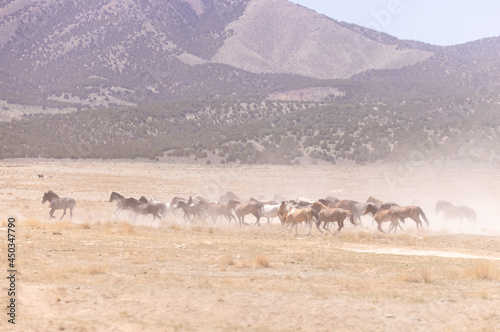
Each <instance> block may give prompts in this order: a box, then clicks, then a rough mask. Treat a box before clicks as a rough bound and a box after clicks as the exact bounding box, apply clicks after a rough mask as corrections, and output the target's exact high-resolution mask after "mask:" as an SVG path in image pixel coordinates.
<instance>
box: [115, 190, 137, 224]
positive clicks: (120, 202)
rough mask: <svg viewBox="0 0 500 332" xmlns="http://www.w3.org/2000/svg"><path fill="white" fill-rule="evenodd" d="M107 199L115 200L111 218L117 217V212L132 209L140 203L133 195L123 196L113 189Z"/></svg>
mask: <svg viewBox="0 0 500 332" xmlns="http://www.w3.org/2000/svg"><path fill="white" fill-rule="evenodd" d="M109 201H110V202H114V201H116V210H115V212H114V213H113V218H115V219H116V218H117V217H118V212H120V211H122V210H132V209H133V208H134V207H135V206H137V205H139V204H140V202H139V200H138V199H135V198H133V197H129V198H125V197H124V196H122V195H120V194H119V193H117V192H116V191H113V192H112V193H111V196H109Z"/></svg>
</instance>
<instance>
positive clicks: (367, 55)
mask: <svg viewBox="0 0 500 332" xmlns="http://www.w3.org/2000/svg"><path fill="white" fill-rule="evenodd" d="M226 32H228V34H229V32H230V37H229V38H227V39H226V40H225V42H224V45H223V46H222V47H221V48H220V49H219V50H218V51H217V54H215V56H213V57H212V61H216V62H220V63H225V64H228V65H231V66H233V67H237V68H241V69H245V70H248V71H251V72H254V73H283V72H286V73H294V74H299V75H304V76H311V77H316V78H320V79H333V78H348V77H350V76H352V75H353V74H356V73H359V72H362V71H365V70H368V69H397V68H402V67H404V66H408V65H413V64H415V63H417V62H420V61H424V60H426V59H428V58H429V57H430V56H432V55H433V53H432V52H428V51H423V50H419V49H409V48H405V49H402V48H398V46H397V45H396V44H395V43H394V44H392V45H387V44H382V43H380V42H378V41H374V40H372V39H369V38H367V37H364V36H362V35H360V34H359V33H356V32H354V31H352V30H349V29H346V28H344V27H342V26H341V25H340V24H338V23H337V22H335V21H334V20H332V19H329V18H327V17H326V16H323V15H318V14H317V13H315V12H313V11H310V10H308V9H306V8H304V7H301V6H298V5H295V4H292V3H290V2H287V1H283V0H251V1H250V3H249V4H248V6H247V8H246V9H245V12H244V13H243V15H241V16H240V17H239V18H238V19H237V20H236V21H233V22H231V23H230V24H229V25H228V26H227V28H226Z"/></svg>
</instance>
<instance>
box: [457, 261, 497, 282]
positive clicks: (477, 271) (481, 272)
mask: <svg viewBox="0 0 500 332" xmlns="http://www.w3.org/2000/svg"><path fill="white" fill-rule="evenodd" d="M465 275H466V276H467V277H469V278H470V279H472V280H498V281H500V271H499V270H497V269H496V268H495V267H494V266H493V264H492V263H491V261H486V260H481V261H478V262H475V263H474V264H473V265H472V266H471V267H470V268H468V269H467V270H466V272H465Z"/></svg>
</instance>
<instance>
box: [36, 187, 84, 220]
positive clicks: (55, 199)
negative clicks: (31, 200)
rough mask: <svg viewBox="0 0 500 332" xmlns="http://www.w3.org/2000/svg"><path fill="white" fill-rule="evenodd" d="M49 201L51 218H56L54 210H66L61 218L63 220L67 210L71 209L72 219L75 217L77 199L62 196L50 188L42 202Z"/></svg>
mask: <svg viewBox="0 0 500 332" xmlns="http://www.w3.org/2000/svg"><path fill="white" fill-rule="evenodd" d="M47 201H48V202H49V203H50V212H49V215H50V218H55V217H54V211H56V210H64V212H63V214H62V216H61V218H60V219H59V220H62V218H63V217H64V215H65V214H66V210H67V209H69V214H70V219H73V208H74V207H75V206H76V201H75V200H74V199H73V198H70V197H64V198H60V197H59V196H58V195H57V194H56V193H55V192H53V191H52V190H49V191H48V192H46V193H45V194H44V195H43V199H42V204H45V202H47Z"/></svg>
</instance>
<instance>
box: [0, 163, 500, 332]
mask: <svg viewBox="0 0 500 332" xmlns="http://www.w3.org/2000/svg"><path fill="white" fill-rule="evenodd" d="M38 174H41V175H42V174H43V175H44V178H39V177H38ZM0 186H1V188H2V190H1V192H0V208H1V211H2V213H3V215H2V216H0V221H1V222H2V224H1V230H2V232H1V234H3V235H0V236H1V238H0V241H1V242H2V255H1V256H0V260H1V261H2V266H6V263H7V257H6V248H7V234H6V233H7V232H6V221H7V218H8V217H9V216H14V217H15V218H16V219H17V220H18V228H16V231H17V237H16V243H17V261H16V263H17V268H18V279H17V284H16V288H17V302H18V307H17V318H16V323H17V325H16V326H17V328H18V329H19V330H20V331H21V330H22V331H54V330H70V331H109V330H115V331H201V330H202V331H226V330H227V331H235V330H240V331H247V330H248V331H290V330H297V331H299V330H304V331H361V330H363V331H401V330H416V331H419V330H421V331H498V330H500V313H499V311H498V308H499V307H500V283H499V281H500V220H499V215H500V214H499V212H500V207H499V206H498V203H497V202H498V199H499V197H500V172H499V171H498V170H496V169H495V168H493V167H488V166H477V165H415V164H406V165H405V164H402V165H375V166H364V167H358V166H350V165H337V166H329V167H324V166H307V167H306V166H289V167H288V166H254V167H252V166H245V167H237V166H198V165H172V164H161V163H150V162H139V161H126V162H125V161H123V162H117V161H113V162H111V161H108V162H102V161H86V162H77V161H68V160H62V161H44V160H36V161H34V160H11V161H2V162H0ZM49 189H51V190H54V191H55V192H57V193H58V194H60V195H61V196H71V197H73V198H75V199H76V200H77V202H78V203H77V207H76V209H75V211H74V217H73V220H72V222H69V218H68V219H66V217H65V219H63V221H62V222H58V221H54V220H51V221H49V220H48V212H49V209H48V206H47V205H45V206H44V205H42V204H41V199H42V196H43V193H44V192H45V191H47V190H49ZM228 190H231V191H233V192H235V193H236V194H238V195H239V196H241V197H250V196H253V197H256V198H259V199H272V198H273V196H274V195H276V194H279V195H281V196H285V197H289V198H293V197H297V196H301V197H307V198H310V199H317V198H320V197H324V196H327V195H334V196H337V197H339V198H350V199H356V200H360V201H364V200H366V198H367V197H368V196H375V197H379V198H381V199H384V200H386V201H395V202H398V203H400V204H402V205H410V204H413V205H419V206H421V207H422V208H423V210H424V211H425V213H426V215H427V217H428V218H429V221H430V224H431V225H430V227H429V228H428V229H425V230H417V229H416V228H415V224H414V223H413V222H412V221H411V220H408V221H407V222H406V224H405V225H404V232H403V233H402V234H397V235H384V234H382V233H380V232H378V231H377V230H376V229H375V227H374V226H372V224H371V219H370V218H369V217H364V219H363V222H364V228H363V227H354V226H351V225H349V226H346V228H345V229H344V230H342V232H341V233H340V234H336V233H335V234H320V233H319V232H317V231H316V230H313V233H312V235H311V236H309V237H306V236H304V235H305V234H306V233H307V229H306V228H299V233H300V235H299V236H294V235H293V232H292V234H288V233H278V230H279V228H280V226H279V225H278V223H277V221H276V220H275V221H273V222H272V223H271V224H270V225H268V224H266V223H264V224H263V226H262V227H245V228H239V227H238V226H236V225H234V224H232V225H229V226H228V225H227V224H226V223H225V222H222V221H219V222H218V223H217V224H215V225H212V224H209V223H196V224H186V223H184V222H183V221H182V218H178V217H176V216H173V215H168V216H167V217H166V218H165V220H163V222H161V223H160V222H158V221H153V220H152V219H151V218H141V217H139V218H138V219H137V221H136V223H135V224H134V225H131V224H130V223H129V221H128V219H127V215H126V214H123V215H121V216H120V218H119V220H113V217H112V214H113V211H114V204H113V203H109V195H110V193H111V192H112V191H118V192H120V193H122V194H124V195H125V196H133V197H139V196H141V195H145V196H146V197H151V196H154V197H156V198H157V199H159V200H161V201H170V199H171V198H172V197H174V196H177V195H178V196H183V197H187V196H189V195H193V196H196V195H203V196H205V197H208V198H211V199H217V198H218V197H219V195H221V194H224V193H225V192H226V191H228ZM439 199H446V200H449V201H451V202H453V203H455V204H457V205H468V206H470V207H473V208H474V209H475V210H476V211H477V213H478V217H479V218H478V223H477V225H469V224H467V223H466V222H464V223H460V222H458V221H451V222H448V223H447V224H443V223H442V222H441V219H440V216H438V215H435V214H434V205H435V204H436V201H437V200H439ZM61 213H62V212H61V211H57V212H56V216H60V215H61ZM248 219H249V220H248V221H249V222H251V221H253V217H248ZM387 227H388V226H387V225H386V226H385V228H387ZM1 257H3V258H1ZM5 270H6V268H4V271H5ZM4 273H6V272H4ZM0 286H1V287H2V297H1V298H2V299H3V303H5V304H7V303H8V302H7V301H8V297H7V291H8V286H9V285H8V283H7V281H5V280H4V282H2V283H1V284H0ZM5 316H6V315H5V314H4V318H2V319H1V320H0V330H5V329H6V328H9V327H10V326H9V325H8V323H7V319H6V318H5Z"/></svg>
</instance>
